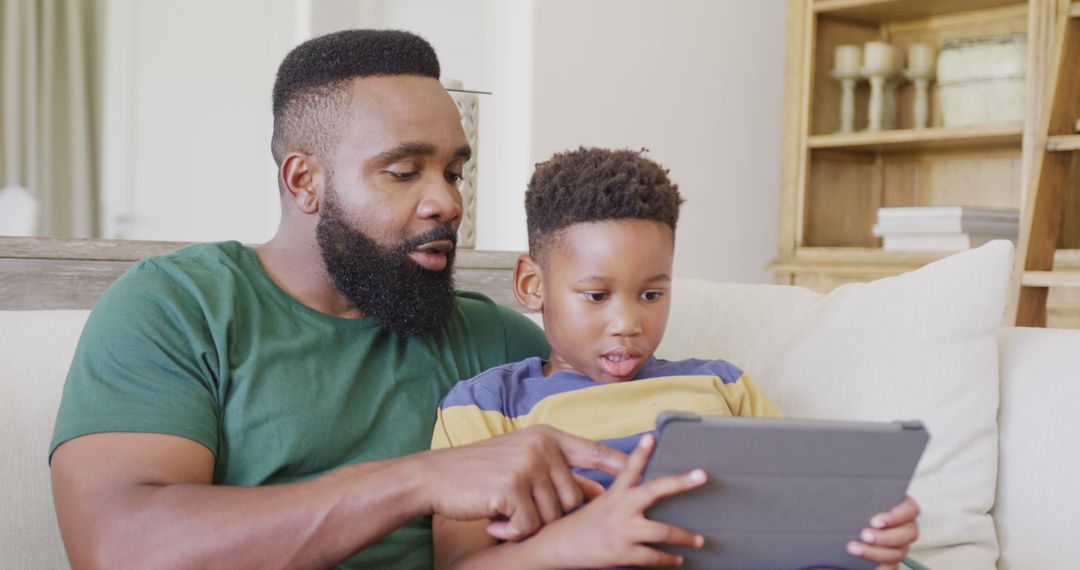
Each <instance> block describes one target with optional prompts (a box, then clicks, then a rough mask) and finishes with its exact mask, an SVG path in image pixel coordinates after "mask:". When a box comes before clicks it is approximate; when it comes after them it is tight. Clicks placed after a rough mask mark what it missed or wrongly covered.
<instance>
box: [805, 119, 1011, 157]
mask: <svg viewBox="0 0 1080 570" xmlns="http://www.w3.org/2000/svg"><path fill="white" fill-rule="evenodd" d="M1023 136H1024V126H1023V125H1021V124H1011V125H994V126H989V127H965V128H951V129H949V128H941V127H938V128H929V129H896V130H891V131H878V132H873V133H871V132H858V133H835V134H829V135H811V136H810V137H808V138H807V140H806V146H807V148H811V149H826V148H830V149H840V150H845V149H846V150H861V151H888V150H921V149H934V148H950V149H955V148H979V147H991V146H1008V145H1015V146H1016V148H1018V149H1019V148H1020V143H1021V141H1022V140H1023Z"/></svg>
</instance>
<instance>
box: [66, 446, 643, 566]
mask: <svg viewBox="0 0 1080 570" xmlns="http://www.w3.org/2000/svg"><path fill="white" fill-rule="evenodd" d="M567 463H569V464H570V465H575V466H578V467H584V468H593V469H602V470H604V471H608V472H611V473H613V474H614V473H618V472H619V471H621V470H622V468H623V467H624V466H625V457H624V456H623V455H622V454H620V453H618V452H616V451H614V450H611V449H609V448H607V447H604V446H602V445H599V444H596V443H593V442H589V441H586V440H583V439H580V438H576V437H573V436H570V435H567V434H565V433H562V432H558V431H557V430H553V429H550V428H543V429H532V430H524V431H522V432H518V433H516V434H512V435H509V436H504V437H499V438H494V439H492V440H488V441H486V442H482V443H480V444H476V445H469V446H463V447H460V448H456V449H451V450H440V451H432V452H426V453H421V454H416V455H411V456H407V457H403V458H399V459H393V460H387V461H378V462H369V463H364V464H359V465H353V466H347V467H343V468H340V469H338V470H336V471H334V472H332V473H329V474H327V475H325V476H322V477H319V478H316V479H312V480H310V481H306V482H302V483H294V484H288V485H275V486H266V487H226V486H213V485H211V481H212V475H213V469H214V457H213V454H211V453H210V451H209V450H208V449H206V448H205V447H203V446H202V445H200V444H198V443H196V442H194V441H192V440H188V439H184V438H181V437H177V436H170V435H160V434H148V433H102V434H93V435H86V436H82V437H78V438H75V439H73V440H70V441H68V442H66V443H64V444H63V445H61V446H60V447H59V448H57V450H56V452H55V453H54V455H53V460H52V479H53V495H54V499H55V503H56V511H57V516H58V518H59V521H60V529H61V532H62V534H63V537H64V542H65V545H66V547H67V550H68V556H69V557H70V559H71V562H72V565H73V566H74V567H75V568H100V567H116V568H137V567H145V566H154V567H179V566H183V567H205V566H215V567H229V568H275V567H282V568H284V567H288V568H319V567H326V566H329V565H332V564H334V563H336V562H338V561H340V560H343V559H345V558H347V557H348V556H350V555H351V554H353V553H354V552H356V551H358V550H360V549H362V548H363V547H365V546H368V545H370V544H372V543H374V542H376V541H377V540H379V539H380V538H382V537H383V536H385V535H386V534H388V533H389V532H390V531H392V530H394V529H395V528H397V527H398V526H401V525H402V524H404V523H405V522H406V521H408V520H410V519H411V518H413V517H416V516H419V515H424V514H433V513H439V514H442V515H444V516H446V517H449V518H453V519H470V518H480V517H487V518H505V519H508V520H509V523H508V527H509V528H510V529H511V530H510V532H511V533H512V534H513V535H518V536H527V535H529V534H532V533H533V532H535V531H536V530H537V529H538V528H539V526H540V524H541V516H540V513H543V512H549V511H553V510H564V509H565V510H569V509H571V508H574V507H575V506H577V504H580V502H581V497H582V493H581V489H580V487H579V486H578V485H577V483H576V480H575V479H574V478H573V477H572V476H571V475H570V473H569V471H568V470H567V469H566V467H565V466H566V464H567ZM552 502H555V503H559V504H558V505H553V504H547V503H552ZM545 518H546V517H545Z"/></svg>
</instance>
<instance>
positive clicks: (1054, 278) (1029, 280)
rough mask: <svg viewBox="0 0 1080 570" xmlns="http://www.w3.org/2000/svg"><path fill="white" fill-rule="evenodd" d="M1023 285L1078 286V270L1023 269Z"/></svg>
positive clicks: (1079, 273) (1079, 272)
mask: <svg viewBox="0 0 1080 570" xmlns="http://www.w3.org/2000/svg"><path fill="white" fill-rule="evenodd" d="M1020 282H1021V283H1022V284H1023V285H1024V286H1025V287H1080V271H1025V272H1024V276H1023V277H1021V278H1020Z"/></svg>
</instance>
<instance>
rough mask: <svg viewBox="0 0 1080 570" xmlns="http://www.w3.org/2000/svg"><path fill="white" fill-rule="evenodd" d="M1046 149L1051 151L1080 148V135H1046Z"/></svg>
mask: <svg viewBox="0 0 1080 570" xmlns="http://www.w3.org/2000/svg"><path fill="white" fill-rule="evenodd" d="M1046 150H1049V151H1051V152H1054V151H1059V152H1064V151H1072V150H1080V135H1054V136H1051V137H1047V138H1046Z"/></svg>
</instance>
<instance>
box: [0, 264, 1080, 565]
mask: <svg viewBox="0 0 1080 570" xmlns="http://www.w3.org/2000/svg"><path fill="white" fill-rule="evenodd" d="M1011 254H1012V250H1011V246H1009V245H1008V244H1006V243H996V244H995V243H991V244H989V245H987V246H984V247H983V248H980V249H978V250H972V251H970V252H965V253H963V254H959V255H955V256H952V257H949V258H946V259H944V260H942V261H939V262H936V263H934V264H930V265H928V266H926V267H924V268H922V269H920V270H918V271H915V272H912V273H910V274H905V275H901V276H898V277H892V278H888V279H884V280H881V281H877V282H872V283H867V284H852V285H845V286H843V287H841V288H839V289H837V290H835V291H833V292H832V293H830V294H828V295H824V294H820V293H815V292H812V291H809V290H805V289H800V288H797V287H787V286H774V285H741V284H725V283H708V282H703V281H695V280H677V281H676V283H675V284H674V286H673V292H672V309H671V317H670V319H669V326H668V331H667V334H666V336H665V340H664V343H663V344H662V345H661V347H660V350H659V353H658V354H659V355H660V356H666V357H670V358H684V357H689V356H697V357H709V358H715V357H723V358H726V359H728V360H730V361H732V362H734V363H736V364H737V365H739V366H741V367H742V368H743V369H744V370H746V371H747V372H748V373H750V374H751V375H752V376H753V377H755V379H756V380H757V381H758V383H759V384H760V385H761V386H762V388H763V389H764V390H765V391H766V392H767V393H769V394H770V395H772V396H773V398H774V399H775V400H776V402H777V404H778V406H779V407H780V409H781V410H782V411H783V412H784V413H785V415H788V416H791V417H806V418H816V417H819V418H837V419H876V420H892V419H911V418H916V419H921V420H923V421H924V422H925V423H926V425H927V427H928V429H929V431H930V433H931V443H930V445H929V446H928V448H927V452H926V454H925V455H924V456H923V459H922V461H921V462H920V465H919V467H918V469H917V470H916V476H915V480H914V481H913V483H912V486H911V489H910V492H911V494H912V495H913V496H914V497H915V498H916V500H918V501H919V502H920V504H921V506H922V508H923V515H922V517H921V519H920V521H921V537H920V540H919V542H918V543H917V544H916V547H917V548H916V550H914V551H913V557H914V558H916V559H917V560H919V561H920V562H922V563H924V564H926V565H928V566H930V567H931V568H935V569H938V568H958V569H967V568H994V567H997V568H1001V569H1008V570H1029V569H1030V570H1036V569H1037V570H1052V569H1057V568H1062V569H1063V568H1072V567H1074V566H1075V564H1074V563H1073V561H1072V556H1071V548H1070V544H1071V542H1072V539H1075V538H1076V537H1077V536H1080V484H1078V483H1080V436H1078V435H1077V434H1080V414H1078V413H1076V410H1077V408H1078V407H1080V330H1047V329H1024V328H1013V327H1002V326H1000V319H1001V314H1002V308H1003V306H1004V298H1005V295H1006V289H1007V287H1006V283H1007V280H1008V273H1009V267H1010V265H1011ZM88 313H89V312H88V311H85V310H34V311H0V393H2V394H3V397H2V398H0V433H2V434H4V454H3V461H0V512H2V513H3V515H2V516H0V557H2V558H0V566H2V567H5V568H35V569H36V568H64V567H67V560H66V557H65V554H64V550H63V545H62V542H61V539H60V535H59V531H58V529H57V524H56V520H55V516H54V512H53V507H52V497H51V493H50V485H49V481H50V477H49V469H48V464H47V451H48V445H49V441H50V438H51V434H52V427H53V421H54V418H55V414H56V410H57V405H58V402H59V399H60V394H61V391H62V386H63V382H64V378H65V375H66V372H67V368H68V364H69V362H70V359H71V356H72V354H73V351H74V348H75V344H76V342H77V339H78V336H79V333H80V331H81V328H82V326H83V323H84V322H85V319H86V317H87V315H88Z"/></svg>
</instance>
